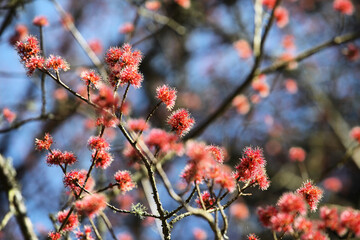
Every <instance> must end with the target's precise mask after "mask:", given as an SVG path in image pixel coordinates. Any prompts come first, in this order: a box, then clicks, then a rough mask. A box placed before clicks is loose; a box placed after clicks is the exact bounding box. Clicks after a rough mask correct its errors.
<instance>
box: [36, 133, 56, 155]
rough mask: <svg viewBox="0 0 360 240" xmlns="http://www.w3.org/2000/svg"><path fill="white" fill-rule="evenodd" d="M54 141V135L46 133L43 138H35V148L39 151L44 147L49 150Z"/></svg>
mask: <svg viewBox="0 0 360 240" xmlns="http://www.w3.org/2000/svg"><path fill="white" fill-rule="evenodd" d="M53 142H54V141H53V138H52V136H51V135H50V134H49V133H46V134H45V136H44V139H43V140H40V139H37V138H36V139H35V149H36V150H39V151H41V150H44V149H46V150H49V149H50V147H51V145H52V144H53Z"/></svg>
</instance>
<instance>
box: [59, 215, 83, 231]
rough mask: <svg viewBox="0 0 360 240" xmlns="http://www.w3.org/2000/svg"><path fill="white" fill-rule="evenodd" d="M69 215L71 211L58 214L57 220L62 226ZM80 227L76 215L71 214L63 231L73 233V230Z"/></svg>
mask: <svg viewBox="0 0 360 240" xmlns="http://www.w3.org/2000/svg"><path fill="white" fill-rule="evenodd" d="M68 214H69V210H64V211H61V212H58V214H57V219H58V221H59V223H60V224H62V223H63V222H64V220H65V219H66V216H67V215H68ZM78 225H79V220H78V216H77V215H76V214H74V213H71V214H70V216H69V218H68V220H67V222H66V224H65V226H64V227H63V229H62V230H63V231H65V232H67V231H71V230H74V228H76V227H77V226H78Z"/></svg>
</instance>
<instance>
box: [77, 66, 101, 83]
mask: <svg viewBox="0 0 360 240" xmlns="http://www.w3.org/2000/svg"><path fill="white" fill-rule="evenodd" d="M80 77H81V80H83V81H84V82H85V84H86V85H90V84H93V85H94V86H95V87H97V86H98V84H99V81H100V80H101V78H100V76H99V75H97V74H96V73H95V71H94V70H90V71H83V72H82V73H81V74H80Z"/></svg>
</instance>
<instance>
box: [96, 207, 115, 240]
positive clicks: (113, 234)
mask: <svg viewBox="0 0 360 240" xmlns="http://www.w3.org/2000/svg"><path fill="white" fill-rule="evenodd" d="M100 217H101V218H102V220H103V221H104V223H105V225H106V227H107V228H108V229H109V232H110V235H111V237H112V238H113V239H114V240H117V238H116V235H115V232H114V229H113V227H112V225H111V222H110V220H109V218H108V217H107V216H106V214H105V213H104V212H100Z"/></svg>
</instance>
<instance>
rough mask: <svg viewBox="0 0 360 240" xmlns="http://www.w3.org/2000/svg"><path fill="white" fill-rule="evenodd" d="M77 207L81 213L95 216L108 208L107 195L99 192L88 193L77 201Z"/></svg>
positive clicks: (90, 216)
mask: <svg viewBox="0 0 360 240" xmlns="http://www.w3.org/2000/svg"><path fill="white" fill-rule="evenodd" d="M75 208H76V210H77V211H78V212H79V214H81V215H86V216H88V217H89V218H93V217H94V216H96V215H98V214H99V212H101V211H102V210H104V209H105V208H106V197H105V196H104V195H102V194H98V193H96V194H92V195H86V196H85V197H84V198H83V199H81V200H78V201H76V202H75Z"/></svg>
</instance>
